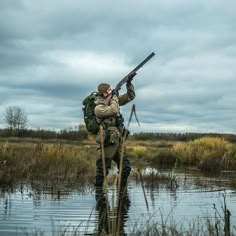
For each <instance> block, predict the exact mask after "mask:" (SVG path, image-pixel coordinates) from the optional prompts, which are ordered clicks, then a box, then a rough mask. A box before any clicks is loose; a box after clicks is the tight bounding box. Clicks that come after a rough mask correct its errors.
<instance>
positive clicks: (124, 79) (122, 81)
mask: <svg viewBox="0 0 236 236" xmlns="http://www.w3.org/2000/svg"><path fill="white" fill-rule="evenodd" d="M154 55H155V53H154V52H152V53H151V54H150V55H149V56H148V57H147V58H145V59H144V60H143V61H142V62H141V63H140V64H139V65H138V66H136V67H135V68H134V69H133V70H132V71H131V72H130V73H129V74H128V75H126V76H125V77H124V78H123V79H122V80H121V81H120V82H119V83H118V84H117V85H116V88H115V90H119V89H120V88H121V86H122V85H123V84H125V83H126V82H127V80H128V79H129V76H130V75H131V74H132V73H136V72H137V71H138V70H139V69H140V68H141V67H142V66H143V65H144V64H146V63H147V62H148V61H149V60H150V59H151V58H152V57H153V56H154Z"/></svg>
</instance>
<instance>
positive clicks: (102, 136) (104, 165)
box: [100, 125, 111, 234]
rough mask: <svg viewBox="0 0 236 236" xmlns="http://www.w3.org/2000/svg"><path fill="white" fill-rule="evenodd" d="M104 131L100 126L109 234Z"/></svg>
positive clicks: (108, 221) (108, 220)
mask: <svg viewBox="0 0 236 236" xmlns="http://www.w3.org/2000/svg"><path fill="white" fill-rule="evenodd" d="M103 132H104V130H103V128H102V126H101V125H100V139H101V140H100V141H101V155H102V167H103V181H104V188H105V189H104V191H105V197H106V210H107V224H108V234H109V233H110V232H111V228H110V217H109V202H108V196H107V175H106V161H105V151H104V133H103Z"/></svg>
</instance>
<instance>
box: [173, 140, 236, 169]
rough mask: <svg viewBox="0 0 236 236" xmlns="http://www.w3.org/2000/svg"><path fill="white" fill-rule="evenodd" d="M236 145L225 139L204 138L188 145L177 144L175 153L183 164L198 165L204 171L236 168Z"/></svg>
mask: <svg viewBox="0 0 236 236" xmlns="http://www.w3.org/2000/svg"><path fill="white" fill-rule="evenodd" d="M235 149H236V148H235V145H233V144H230V143H229V142H227V141H225V140H224V139H223V138H214V137H204V138H200V139H196V140H194V141H190V142H187V143H177V144H175V145H174V147H173V151H174V153H175V154H176V155H177V157H178V161H179V162H180V163H181V164H190V165H197V166H198V167H199V168H200V169H202V170H207V171H208V170H213V171H214V170H215V171H216V170H220V169H229V168H235V167H236V151H235Z"/></svg>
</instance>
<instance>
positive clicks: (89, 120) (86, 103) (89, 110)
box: [82, 92, 100, 134]
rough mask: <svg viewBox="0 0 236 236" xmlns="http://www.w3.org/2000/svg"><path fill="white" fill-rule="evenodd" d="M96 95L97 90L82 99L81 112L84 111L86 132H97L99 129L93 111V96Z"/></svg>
mask: <svg viewBox="0 0 236 236" xmlns="http://www.w3.org/2000/svg"><path fill="white" fill-rule="evenodd" d="M97 95H98V93H97V92H93V93H91V94H90V95H88V96H87V97H86V98H85V99H84V100H83V108H82V109H83V113H84V123H85V125H86V128H87V130H88V132H90V133H92V134H97V132H98V131H99V128H100V126H99V124H98V122H97V120H96V116H95V113H94V108H95V106H96V105H95V103H94V101H95V97H96V96H97Z"/></svg>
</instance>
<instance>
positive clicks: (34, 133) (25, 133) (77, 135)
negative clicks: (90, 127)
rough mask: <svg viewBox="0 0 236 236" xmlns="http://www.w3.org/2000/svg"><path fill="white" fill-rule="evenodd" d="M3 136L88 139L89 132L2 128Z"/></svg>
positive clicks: (1, 134)
mask: <svg viewBox="0 0 236 236" xmlns="http://www.w3.org/2000/svg"><path fill="white" fill-rule="evenodd" d="M0 137H1V138H10V137H19V138H40V139H66V140H77V141H82V140H85V139H87V137H88V132H87V131H86V130H61V131H59V132H58V131H55V130H44V129H39V130H32V129H21V130H18V131H16V130H13V129H0Z"/></svg>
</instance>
